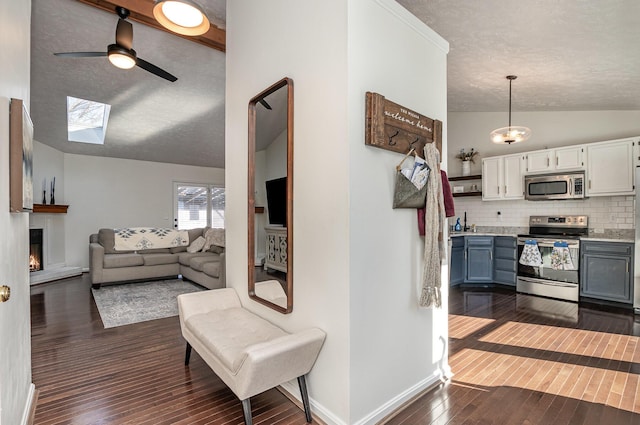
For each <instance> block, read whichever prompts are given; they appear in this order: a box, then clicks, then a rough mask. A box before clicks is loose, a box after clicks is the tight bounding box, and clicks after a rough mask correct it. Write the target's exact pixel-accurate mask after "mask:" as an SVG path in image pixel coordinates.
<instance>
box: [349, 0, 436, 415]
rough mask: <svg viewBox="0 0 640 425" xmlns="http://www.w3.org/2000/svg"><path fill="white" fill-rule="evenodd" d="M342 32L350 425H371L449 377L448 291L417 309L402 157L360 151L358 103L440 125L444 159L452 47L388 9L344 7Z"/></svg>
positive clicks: (417, 252) (370, 4)
mask: <svg viewBox="0 0 640 425" xmlns="http://www.w3.org/2000/svg"><path fill="white" fill-rule="evenodd" d="M348 32H349V50H348V51H349V55H348V58H349V62H348V63H349V66H348V69H349V81H348V84H349V110H348V113H349V131H348V135H349V137H348V139H347V140H348V143H349V159H350V161H349V205H350V214H349V232H350V250H349V258H350V273H349V285H350V292H351V294H350V296H349V299H350V305H349V310H350V318H351V321H350V326H351V332H350V337H351V344H350V346H351V349H350V377H351V378H350V381H351V389H350V400H351V406H350V407H351V422H350V423H376V422H377V421H379V420H380V419H382V417H384V416H385V415H386V414H389V413H390V411H389V410H390V409H393V408H394V407H395V408H397V407H398V405H399V403H401V402H403V401H407V400H408V398H410V397H412V396H414V395H415V394H416V393H417V392H418V391H420V390H423V389H425V388H426V387H428V386H429V385H431V384H432V383H433V382H434V381H435V380H436V379H437V377H439V376H441V375H442V374H445V373H448V366H447V364H448V362H447V355H448V353H447V350H446V348H445V345H444V344H443V341H447V337H448V330H447V294H446V286H447V285H443V287H445V291H444V301H443V304H444V306H443V308H442V309H439V310H435V309H424V308H419V307H418V293H419V286H420V282H421V278H422V256H423V252H424V239H423V238H421V237H419V235H418V228H417V218H416V211H415V210H414V209H396V210H394V209H392V208H391V204H392V199H393V187H394V177H395V166H396V165H397V164H398V162H399V161H400V160H401V159H402V158H403V155H402V154H400V153H394V152H390V151H386V150H381V149H378V148H373V147H370V146H366V145H365V144H364V139H365V134H364V130H365V93H366V92H367V91H372V92H375V93H379V94H382V95H383V96H385V97H386V98H387V99H389V100H391V101H393V102H395V103H399V104H401V105H403V106H405V107H407V108H409V109H412V110H414V111H416V112H418V113H420V114H423V115H426V116H428V117H430V118H432V119H438V120H441V121H443V123H444V125H443V126H444V128H445V132H444V135H443V149H444V156H443V158H446V147H447V134H446V122H447V91H446V85H447V80H446V64H447V62H446V61H447V52H448V49H449V46H448V44H447V42H446V41H444V40H443V39H442V38H441V37H440V36H438V35H437V34H436V33H435V32H433V31H432V30H431V29H429V28H428V27H426V26H425V25H424V24H423V23H422V22H420V21H419V20H418V19H417V18H416V17H415V16H413V15H411V14H410V13H409V12H407V11H406V10H405V9H403V8H402V7H401V6H399V5H398V4H397V3H395V2H393V1H386V0H385V1H371V0H355V1H350V2H349V22H348ZM444 168H446V165H445V167H444ZM437 178H439V176H437ZM443 282H448V270H446V269H444V270H443Z"/></svg>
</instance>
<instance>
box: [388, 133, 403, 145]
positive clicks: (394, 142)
mask: <svg viewBox="0 0 640 425" xmlns="http://www.w3.org/2000/svg"><path fill="white" fill-rule="evenodd" d="M398 133H400V130H396V132H395V133H394V135H393V136H389V146H395V145H396V143H398V142H396V141H394V140H393V138H394V137H396V136H397V135H398Z"/></svg>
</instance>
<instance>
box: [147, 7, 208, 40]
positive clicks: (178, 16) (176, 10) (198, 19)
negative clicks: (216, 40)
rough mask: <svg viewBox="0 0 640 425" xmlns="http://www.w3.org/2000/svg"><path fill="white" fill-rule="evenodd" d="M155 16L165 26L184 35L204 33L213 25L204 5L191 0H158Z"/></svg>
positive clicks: (154, 8)
mask: <svg viewBox="0 0 640 425" xmlns="http://www.w3.org/2000/svg"><path fill="white" fill-rule="evenodd" d="M153 16H154V17H155V18H156V20H157V21H158V22H159V23H160V25H162V26H163V27H165V28H167V29H168V30H170V31H173V32H175V33H178V34H182V35H191V36H195V35H202V34H204V33H206V32H207V31H209V27H210V25H211V24H210V23H209V19H208V18H207V15H206V14H205V13H204V10H203V9H202V7H200V5H198V4H197V3H195V2H193V1H190V0H156V3H155V5H154V6H153Z"/></svg>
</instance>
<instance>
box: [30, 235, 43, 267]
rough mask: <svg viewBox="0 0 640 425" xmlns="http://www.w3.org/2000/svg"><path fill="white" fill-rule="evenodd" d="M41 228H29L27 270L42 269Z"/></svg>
mask: <svg viewBox="0 0 640 425" xmlns="http://www.w3.org/2000/svg"><path fill="white" fill-rule="evenodd" d="M42 235H43V229H29V271H30V272H37V271H39V270H44V258H43V255H42Z"/></svg>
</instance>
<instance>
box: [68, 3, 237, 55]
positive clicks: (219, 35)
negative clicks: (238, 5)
mask: <svg viewBox="0 0 640 425" xmlns="http://www.w3.org/2000/svg"><path fill="white" fill-rule="evenodd" d="M77 1H79V2H80V3H85V4H88V5H90V6H94V7H97V8H98V9H102V10H106V11H108V12H111V13H114V14H115V10H116V6H122V7H124V8H126V9H129V12H131V14H130V15H129V19H130V20H132V21H136V22H140V23H141V24H145V25H148V26H150V27H152V28H156V29H159V30H161V31H165V32H168V33H169V34H173V35H175V36H178V37H182V38H184V39H187V40H189V41H193V42H196V43H200V44H203V45H205V46H207V47H211V48H212V49H216V50H220V51H221V52H224V51H225V50H226V41H227V33H226V31H225V30H223V29H220V28H218V27H217V26H215V25H213V24H211V28H210V29H209V31H208V32H206V33H204V34H202V35H198V36H186V35H181V34H176V33H175V32H172V31H169V30H168V29H166V28H165V27H163V26H162V25H160V24H159V23H158V21H156V18H154V17H153V5H154V1H153V0H115V1H109V0H77Z"/></svg>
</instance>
